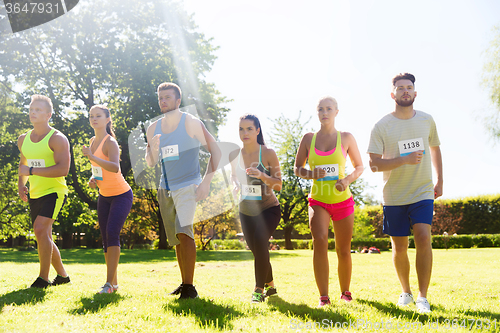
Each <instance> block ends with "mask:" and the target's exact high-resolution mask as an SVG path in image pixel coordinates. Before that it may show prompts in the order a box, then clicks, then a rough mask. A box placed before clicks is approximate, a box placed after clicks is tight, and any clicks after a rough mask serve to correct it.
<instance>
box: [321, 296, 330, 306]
mask: <svg viewBox="0 0 500 333" xmlns="http://www.w3.org/2000/svg"><path fill="white" fill-rule="evenodd" d="M330 304H332V303H331V302H330V297H328V296H320V297H319V304H318V308H321V307H323V306H325V305H330Z"/></svg>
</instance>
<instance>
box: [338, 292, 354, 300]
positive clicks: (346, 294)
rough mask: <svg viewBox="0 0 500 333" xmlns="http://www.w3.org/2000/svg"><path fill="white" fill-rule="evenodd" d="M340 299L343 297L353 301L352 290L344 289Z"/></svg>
mask: <svg viewBox="0 0 500 333" xmlns="http://www.w3.org/2000/svg"><path fill="white" fill-rule="evenodd" d="M340 299H343V300H344V301H346V302H350V301H352V296H351V292H350V291H344V292H343V293H342V295H341V296H340Z"/></svg>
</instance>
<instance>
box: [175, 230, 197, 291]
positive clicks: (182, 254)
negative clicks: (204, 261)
mask: <svg viewBox="0 0 500 333" xmlns="http://www.w3.org/2000/svg"><path fill="white" fill-rule="evenodd" d="M177 237H178V239H179V241H180V244H179V245H176V247H175V250H176V253H177V260H179V261H180V262H179V268H180V270H181V276H182V281H183V283H184V284H193V278H194V266H195V264H196V243H195V241H194V239H192V238H191V237H189V236H188V235H185V234H177Z"/></svg>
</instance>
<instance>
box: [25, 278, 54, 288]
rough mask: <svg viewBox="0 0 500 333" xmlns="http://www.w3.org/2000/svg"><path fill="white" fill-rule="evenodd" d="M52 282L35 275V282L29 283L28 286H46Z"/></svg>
mask: <svg viewBox="0 0 500 333" xmlns="http://www.w3.org/2000/svg"><path fill="white" fill-rule="evenodd" d="M51 285H52V284H51V283H50V282H48V281H45V280H44V279H42V278H41V277H37V278H36V280H35V282H33V284H32V285H31V287H30V288H47V287H48V286H51Z"/></svg>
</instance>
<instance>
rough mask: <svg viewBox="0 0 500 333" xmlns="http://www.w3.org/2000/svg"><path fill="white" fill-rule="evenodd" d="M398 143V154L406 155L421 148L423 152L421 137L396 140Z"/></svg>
mask: <svg viewBox="0 0 500 333" xmlns="http://www.w3.org/2000/svg"><path fill="white" fill-rule="evenodd" d="M398 145H399V155H400V156H406V155H409V154H411V153H413V152H415V151H419V150H423V151H424V154H425V147H424V140H423V139H422V138H417V139H410V140H402V141H399V142H398Z"/></svg>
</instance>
